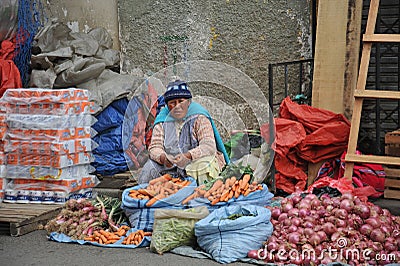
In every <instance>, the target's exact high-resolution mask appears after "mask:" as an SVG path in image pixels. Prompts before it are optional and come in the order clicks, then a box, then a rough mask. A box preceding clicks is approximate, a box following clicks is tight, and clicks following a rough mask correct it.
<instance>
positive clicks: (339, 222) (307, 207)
mask: <svg viewBox="0 0 400 266" xmlns="http://www.w3.org/2000/svg"><path fill="white" fill-rule="evenodd" d="M269 208H270V209H271V223H272V224H273V226H274V232H273V235H272V236H271V237H270V238H268V239H267V241H266V242H265V243H264V248H263V249H260V250H252V251H250V252H249V253H248V257H250V258H254V259H262V260H264V262H267V263H280V264H289V263H292V264H297V265H319V264H328V263H331V262H342V263H348V264H350V265H361V264H367V265H384V264H388V263H393V262H399V261H400V217H399V216H394V215H392V214H391V213H390V212H389V211H388V210H387V209H382V208H381V207H379V206H377V205H375V204H373V203H370V202H367V201H363V200H361V199H360V198H358V197H356V196H353V195H352V194H350V193H344V194H342V195H341V196H339V197H330V196H329V195H328V194H324V195H322V196H321V197H320V198H318V197H317V196H316V195H314V194H301V193H295V194H292V195H291V196H289V197H287V198H284V199H283V200H282V201H281V206H275V207H269ZM376 258H379V259H376Z"/></svg>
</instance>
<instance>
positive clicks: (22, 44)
mask: <svg viewBox="0 0 400 266" xmlns="http://www.w3.org/2000/svg"><path fill="white" fill-rule="evenodd" d="M41 1H42V0H19V1H18V30H17V35H16V44H15V46H16V47H15V55H14V63H15V65H16V66H17V67H18V70H19V72H20V75H21V81H22V84H23V86H24V87H26V85H27V84H28V82H29V64H30V60H31V55H32V53H31V48H32V42H33V39H34V37H35V35H36V33H37V31H38V29H39V27H41V26H43V24H42V23H41V21H43V20H44V19H47V18H46V15H45V14H44V8H43V4H42V2H41Z"/></svg>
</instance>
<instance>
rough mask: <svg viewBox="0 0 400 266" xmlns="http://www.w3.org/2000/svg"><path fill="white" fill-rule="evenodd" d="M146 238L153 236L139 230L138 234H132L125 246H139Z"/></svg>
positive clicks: (125, 240) (126, 239)
mask: <svg viewBox="0 0 400 266" xmlns="http://www.w3.org/2000/svg"><path fill="white" fill-rule="evenodd" d="M145 236H151V232H144V231H143V230H137V231H136V232H132V233H130V234H129V235H128V236H127V237H126V238H125V239H124V240H123V241H122V244H124V245H136V246H137V245H139V244H140V243H141V242H142V241H143V238H144V237H145Z"/></svg>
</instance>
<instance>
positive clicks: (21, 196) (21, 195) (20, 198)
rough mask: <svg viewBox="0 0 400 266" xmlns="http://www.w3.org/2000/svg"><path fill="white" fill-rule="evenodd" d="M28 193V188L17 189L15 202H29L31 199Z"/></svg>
mask: <svg viewBox="0 0 400 266" xmlns="http://www.w3.org/2000/svg"><path fill="white" fill-rule="evenodd" d="M30 194H31V192H30V191H29V190H18V195H17V203H29V202H30V200H31V195H30Z"/></svg>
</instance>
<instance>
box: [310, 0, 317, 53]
mask: <svg viewBox="0 0 400 266" xmlns="http://www.w3.org/2000/svg"><path fill="white" fill-rule="evenodd" d="M311 23H312V26H311V34H312V40H311V41H312V47H311V48H312V57H313V58H314V56H315V39H316V37H317V0H313V1H312V21H311Z"/></svg>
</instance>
